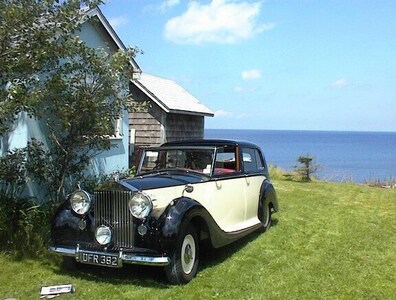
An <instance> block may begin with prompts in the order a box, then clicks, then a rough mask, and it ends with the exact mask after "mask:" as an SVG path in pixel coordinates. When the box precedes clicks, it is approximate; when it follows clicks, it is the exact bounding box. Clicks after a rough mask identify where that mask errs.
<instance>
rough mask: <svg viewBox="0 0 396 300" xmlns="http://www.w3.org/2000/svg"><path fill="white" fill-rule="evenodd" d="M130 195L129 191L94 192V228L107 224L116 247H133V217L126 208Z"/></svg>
mask: <svg viewBox="0 0 396 300" xmlns="http://www.w3.org/2000/svg"><path fill="white" fill-rule="evenodd" d="M131 197H132V192H130V191H96V192H95V205H94V206H95V207H94V214H95V228H97V227H98V226H100V225H106V226H109V227H110V228H111V230H112V233H113V238H112V242H113V244H114V247H116V248H131V247H133V217H132V215H131V213H130V212H129V208H128V201H129V199H130V198H131Z"/></svg>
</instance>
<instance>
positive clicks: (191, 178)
mask: <svg viewBox="0 0 396 300" xmlns="http://www.w3.org/2000/svg"><path fill="white" fill-rule="evenodd" d="M207 180H208V178H205V177H203V176H201V175H197V174H194V173H190V172H171V171H169V172H158V173H150V174H146V175H140V176H137V177H134V178H130V179H124V180H121V181H120V182H119V183H120V184H122V185H123V186H124V187H127V188H128V187H129V188H130V189H134V188H135V189H137V190H141V191H142V190H150V189H159V188H164V187H172V186H178V185H186V184H189V183H190V184H191V183H198V182H203V181H207Z"/></svg>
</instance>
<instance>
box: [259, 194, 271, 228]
mask: <svg viewBox="0 0 396 300" xmlns="http://www.w3.org/2000/svg"><path fill="white" fill-rule="evenodd" d="M259 219H260V221H261V225H262V231H263V232H264V231H267V230H268V229H269V228H270V227H271V222H272V218H271V207H270V205H269V204H265V203H264V201H262V202H261V208H260V212H259Z"/></svg>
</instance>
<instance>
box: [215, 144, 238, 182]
mask: <svg viewBox="0 0 396 300" xmlns="http://www.w3.org/2000/svg"><path fill="white" fill-rule="evenodd" d="M235 158H236V153H235V148H229V147H224V148H221V149H218V150H217V154H216V161H215V169H214V174H215V175H222V174H230V173H235V172H237V162H236V159H235Z"/></svg>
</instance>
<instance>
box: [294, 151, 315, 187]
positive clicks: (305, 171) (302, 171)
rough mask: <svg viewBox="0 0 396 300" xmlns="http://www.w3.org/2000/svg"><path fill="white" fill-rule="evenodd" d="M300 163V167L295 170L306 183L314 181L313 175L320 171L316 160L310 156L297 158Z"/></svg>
mask: <svg viewBox="0 0 396 300" xmlns="http://www.w3.org/2000/svg"><path fill="white" fill-rule="evenodd" d="M297 161H298V162H299V163H300V165H299V166H295V167H294V169H295V171H296V172H297V174H299V175H300V176H301V180H302V181H305V182H309V181H312V178H311V175H313V174H315V173H316V172H317V171H318V170H319V166H318V165H317V164H315V163H314V158H313V157H312V156H309V155H305V156H300V157H298V158H297Z"/></svg>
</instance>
